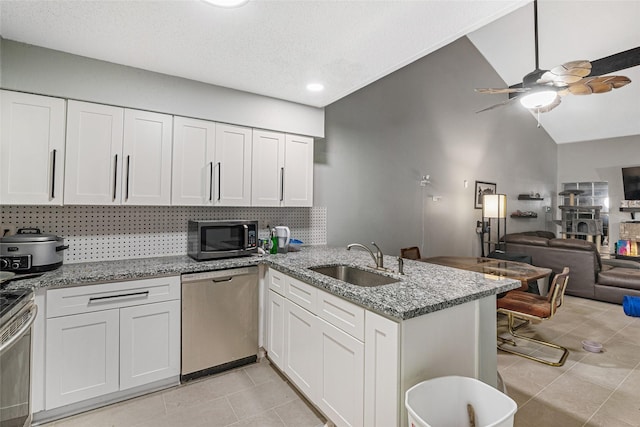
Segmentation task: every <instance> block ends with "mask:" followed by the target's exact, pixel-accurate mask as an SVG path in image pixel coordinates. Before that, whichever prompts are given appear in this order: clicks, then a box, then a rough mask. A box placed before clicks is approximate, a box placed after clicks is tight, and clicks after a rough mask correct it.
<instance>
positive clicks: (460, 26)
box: [0, 0, 640, 143]
mask: <svg viewBox="0 0 640 427" xmlns="http://www.w3.org/2000/svg"><path fill="white" fill-rule="evenodd" d="M532 10H533V8H532V3H531V0H458V1H436V0H423V1H385V0H381V1H374V0H365V1H331V0H319V1H314V0H306V1H296V0H282V1H269V0H251V1H249V3H248V4H246V5H245V6H243V7H240V8H236V9H223V8H217V7H213V6H210V5H207V4H205V3H204V2H201V1H195V0H194V1H192V0H176V1H108V0H97V1H86V0H74V1H59V0H54V1H38V0H36V1H6V0H2V1H1V2H0V35H1V36H2V37H3V38H5V39H10V40H15V41H19V42H24V43H29V44H33V45H37V46H42V47H46V48H50V49H55V50H60V51H64V52H69V53H73V54H77V55H82V56H87V57H90V58H95V59H100V60H104V61H109V62H114V63H118V64H124V65H129V66H132V67H137V68H142V69H146V70H150V71H156V72H160V73H165V74H170V75H175V76H180V77H185V78H189V79H193V80H198V81H203V82H206V83H211V84H216V85H220V86H225V87H230V88H234V89H239V90H244V91H248V92H253V93H257V94H262V95H267V96H272V97H276V98H281V99H286V100H289V101H294V102H298V103H302V104H307V105H312V106H316V107H324V106H326V105H329V104H330V103H332V102H334V101H336V100H338V99H340V98H342V97H344V96H346V95H348V94H350V93H352V92H354V91H356V90H358V89H360V88H362V87H364V86H366V85H367V84H369V83H372V82H374V81H375V80H377V79H379V78H381V77H383V76H385V75H387V74H389V73H391V72H393V71H395V70H397V69H399V68H401V67H403V66H404V65H407V64H409V63H411V62H413V61H415V60H417V59H419V58H421V57H423V56H425V55H427V54H429V53H431V52H433V51H435V50H437V49H439V48H441V47H443V46H445V45H446V44H448V43H450V42H452V41H453V40H456V39H457V38H459V37H461V36H464V35H467V34H469V37H470V39H471V40H472V41H473V43H474V44H475V45H476V47H477V48H478V49H479V50H480V52H481V53H482V54H483V55H484V56H485V57H486V58H487V60H488V62H489V63H490V64H491V65H492V66H493V67H494V69H495V70H496V71H497V73H498V74H499V75H500V77H502V79H504V80H505V82H506V83H507V84H508V85H511V84H514V83H517V82H518V81H520V80H521V79H522V76H524V75H525V74H527V73H528V72H530V71H532V70H533V68H534V65H533V64H534V54H533V17H532V13H533V12H532ZM539 10H540V17H539V20H540V65H541V68H545V67H547V68H548V67H552V66H554V65H557V64H561V63H564V62H567V61H569V60H574V59H589V60H592V59H598V58H601V57H604V56H607V55H611V54H613V53H617V52H620V51H623V50H626V49H630V48H632V47H637V46H640V30H638V26H637V22H638V21H639V20H640V1H634V0H632V1H627V0H620V1H615V0H611V1H607V0H594V1H589V2H585V1H571V0H540V1H539ZM476 30H477V31H476ZM618 74H624V75H627V76H629V77H630V78H631V79H632V80H634V81H635V82H633V83H632V84H631V85H628V86H627V87H624V88H621V89H620V90H616V91H613V92H611V93H607V94H601V95H593V96H587V97H580V98H578V97H575V96H574V97H565V98H564V99H563V102H562V104H561V105H560V106H559V107H557V108H556V109H555V110H553V111H552V112H550V113H547V114H545V115H542V116H541V118H540V122H541V123H542V125H543V126H544V127H545V129H546V130H547V132H548V133H549V134H550V135H551V136H552V138H554V139H555V140H556V142H558V143H562V142H574V141H581V140H592V139H600V138H611V137H615V136H623V135H634V134H640V67H634V68H633V69H628V70H624V72H620V73H618ZM313 82H319V83H322V84H323V85H324V86H325V90H324V91H322V92H309V91H307V90H306V88H305V87H306V85H307V84H308V83H313ZM465 83H467V82H461V84H465ZM468 84H470V83H468ZM469 90H470V91H472V90H473V87H470V88H469ZM478 96H485V97H487V105H491V104H492V103H496V102H500V101H502V100H504V99H506V95H478ZM570 98H571V99H570ZM503 108H521V107H520V106H519V105H510V106H507V107H503ZM482 114H501V112H500V109H495V110H491V111H488V112H485V113H482Z"/></svg>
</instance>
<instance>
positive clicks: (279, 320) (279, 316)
mask: <svg viewBox="0 0 640 427" xmlns="http://www.w3.org/2000/svg"><path fill="white" fill-rule="evenodd" d="M284 305H285V303H284V298H282V296H280V295H278V294H277V293H275V292H273V291H269V299H268V307H267V310H268V312H267V334H268V335H267V340H266V344H267V352H268V353H267V354H268V355H269V359H271V361H272V362H273V363H274V364H275V365H276V366H277V367H278V368H280V369H281V370H284V366H285V362H284V316H285V306H284Z"/></svg>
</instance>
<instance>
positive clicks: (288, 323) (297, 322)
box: [284, 300, 320, 401]
mask: <svg viewBox="0 0 640 427" xmlns="http://www.w3.org/2000/svg"><path fill="white" fill-rule="evenodd" d="M318 321H319V319H318V318H317V317H316V316H315V315H314V314H313V313H310V312H308V311H307V310H305V309H304V308H301V307H299V306H298V305H296V304H294V303H292V302H291V301H288V300H287V301H285V320H284V329H285V339H284V342H285V368H284V372H285V374H287V375H288V376H289V378H291V381H293V382H294V384H295V385H297V386H298V388H299V389H300V391H302V392H303V393H304V394H305V395H306V396H307V397H308V398H309V399H311V400H312V401H315V400H316V394H317V392H318V373H319V372H318V363H319V362H320V345H319V344H320V341H319V339H318V338H319V331H320V330H319V323H318Z"/></svg>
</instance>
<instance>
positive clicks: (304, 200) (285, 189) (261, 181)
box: [251, 130, 313, 207]
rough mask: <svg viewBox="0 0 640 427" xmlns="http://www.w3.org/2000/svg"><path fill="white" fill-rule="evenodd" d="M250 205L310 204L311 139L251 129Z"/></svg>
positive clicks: (311, 186) (311, 202)
mask: <svg viewBox="0 0 640 427" xmlns="http://www.w3.org/2000/svg"><path fill="white" fill-rule="evenodd" d="M252 161H253V168H252V169H253V180H252V203H251V204H252V205H253V206H309V207H310V206H312V205H313V138H309V137H304V136H298V135H285V134H283V133H278V132H269V131H259V130H254V131H253V159H252Z"/></svg>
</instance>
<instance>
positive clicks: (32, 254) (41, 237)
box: [0, 228, 69, 273]
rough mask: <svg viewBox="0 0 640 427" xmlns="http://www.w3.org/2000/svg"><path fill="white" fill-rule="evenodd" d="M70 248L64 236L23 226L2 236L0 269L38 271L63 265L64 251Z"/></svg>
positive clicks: (23, 271)
mask: <svg viewBox="0 0 640 427" xmlns="http://www.w3.org/2000/svg"><path fill="white" fill-rule="evenodd" d="M65 249H69V246H66V245H64V239H63V238H62V237H58V236H55V235H53V234H45V233H42V232H41V231H40V229H39V228H21V229H19V230H18V232H17V233H16V234H14V235H11V236H6V237H2V238H0V270H4V271H13V272H16V273H37V272H42V271H49V270H55V269H56V268H58V267H60V266H61V265H62V258H63V251H64V250H65Z"/></svg>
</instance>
